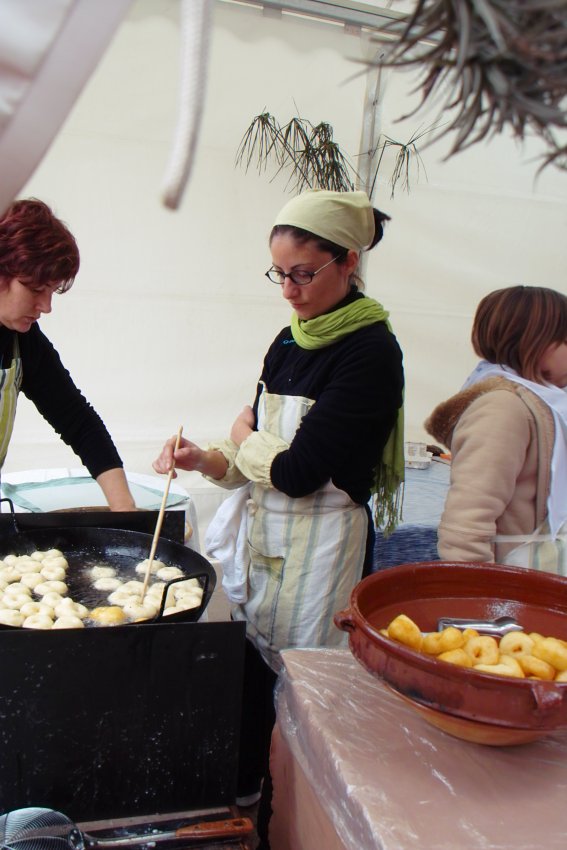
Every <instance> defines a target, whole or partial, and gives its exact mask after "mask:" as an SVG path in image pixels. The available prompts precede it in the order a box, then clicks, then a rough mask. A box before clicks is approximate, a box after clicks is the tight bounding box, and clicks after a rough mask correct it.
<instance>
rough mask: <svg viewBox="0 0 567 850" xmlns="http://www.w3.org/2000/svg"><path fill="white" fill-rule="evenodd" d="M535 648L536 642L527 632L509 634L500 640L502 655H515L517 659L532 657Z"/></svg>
mask: <svg viewBox="0 0 567 850" xmlns="http://www.w3.org/2000/svg"><path fill="white" fill-rule="evenodd" d="M534 646H535V643H534V641H533V640H532V638H531V637H530V636H529V635H527V634H526V633H525V632H508V634H507V635H503V637H501V638H500V654H504V655H513V656H514V657H515V658H517V657H518V656H520V655H531V654H532V651H533V648H534Z"/></svg>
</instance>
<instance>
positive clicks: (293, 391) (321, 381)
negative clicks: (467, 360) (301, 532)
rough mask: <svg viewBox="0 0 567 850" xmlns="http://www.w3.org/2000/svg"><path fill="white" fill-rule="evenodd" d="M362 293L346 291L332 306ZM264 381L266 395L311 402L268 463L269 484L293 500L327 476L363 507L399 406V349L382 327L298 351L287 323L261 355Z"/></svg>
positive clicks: (400, 362) (307, 492)
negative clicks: (285, 443) (282, 448)
mask: <svg viewBox="0 0 567 850" xmlns="http://www.w3.org/2000/svg"><path fill="white" fill-rule="evenodd" d="M362 297H364V296H363V295H362V293H356V294H355V295H350V296H347V298H346V299H345V300H344V301H342V302H341V304H339V305H337V307H340V306H343V305H344V304H347V303H349V302H350V301H352V300H353V299H354V298H362ZM261 381H263V382H264V383H265V384H266V389H267V390H268V392H270V393H278V394H282V395H293V396H304V397H306V398H309V399H313V400H314V401H315V402H316V403H315V404H314V405H313V406H312V408H311V409H310V410H309V412H308V413H307V415H306V416H305V417H304V418H303V420H302V422H301V425H300V427H299V429H298V431H297V433H296V435H295V437H294V439H293V441H292V443H291V445H290V447H289V449H288V450H287V451H284V452H281V453H280V454H279V455H277V456H276V458H275V459H274V461H273V463H272V467H271V472H270V475H271V479H272V484H273V485H274V487H275V488H276V489H278V490H280V491H281V492H283V493H286V494H287V495H288V496H291V497H293V498H298V497H301V496H306V495H308V494H310V493H313V492H314V491H315V490H317V489H318V488H319V487H321V486H322V485H324V484H325V483H326V482H327V481H329V480H331V481H332V482H333V484H334V485H335V486H336V487H338V488H339V489H340V490H343V491H345V492H346V493H348V494H349V496H350V497H351V499H352V500H353V501H355V502H357V503H359V504H365V503H366V502H367V501H368V499H369V498H370V487H371V484H372V480H373V470H374V468H375V466H376V464H377V461H378V459H379V457H380V454H381V452H382V449H383V448H384V445H385V443H386V441H387V439H388V436H389V434H390V431H391V429H392V426H393V425H394V423H395V421H396V416H397V411H398V408H399V407H400V406H401V404H402V391H403V384H404V378H403V367H402V353H401V351H400V347H399V345H398V343H397V341H396V338H395V337H394V335H393V334H391V333H390V332H389V331H388V328H387V327H386V325H385V324H384V323H383V322H378V323H376V324H374V325H369V326H368V327H365V328H362V329H361V330H358V331H355V332H354V333H352V334H350V335H349V336H347V337H344V338H343V339H342V340H340V341H338V342H336V343H334V344H333V345H330V346H327V347H326V348H319V349H316V350H312V351H309V350H306V349H303V348H300V347H299V346H298V345H297V344H296V343H295V341H294V340H293V337H292V334H291V328H289V327H287V328H284V329H283V331H281V332H280V333H279V334H278V336H277V337H276V339H275V340H274V342H273V343H272V345H271V346H270V348H269V350H268V353H267V354H266V358H265V360H264V368H263V371H262V375H261ZM260 389H261V388H260V385H259V386H258V395H257V396H256V402H255V407H254V410H255V412H256V411H257V404H258V398H259V393H260Z"/></svg>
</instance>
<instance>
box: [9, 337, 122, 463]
mask: <svg viewBox="0 0 567 850" xmlns="http://www.w3.org/2000/svg"><path fill="white" fill-rule="evenodd" d="M16 335H17V337H18V344H19V347H20V357H21V359H22V373H23V374H22V387H21V390H22V392H23V393H24V395H26V396H27V397H28V398H29V399H30V401H32V402H33V403H34V404H35V406H36V407H37V409H38V411H39V412H40V413H41V415H42V416H43V418H44V419H46V420H47V422H49V424H50V425H51V426H52V428H53V429H54V430H55V431H56V432H57V433H58V434H59V435H60V436H61V438H62V440H63V441H64V442H65V443H67V445H69V446H71V448H72V449H73V451H74V452H75V453H76V454H77V455H78V456H79V457H80V458H81V461H82V462H83V464H84V466H86V467H87V469H88V470H89V472H90V474H91V475H92V477H93V478H97V476H99V475H100V474H101V473H102V472H106V471H107V470H108V469H115V468H116V467H121V466H122V461H121V459H120V456H119V454H118V452H117V450H116V447H115V445H114V443H113V442H112V438H111V436H110V434H109V433H108V431H107V429H106V427H105V425H104V422H103V421H102V419H101V418H100V416H99V415H98V413H97V412H96V411H95V410H94V408H93V407H91V405H90V404H89V402H88V401H87V400H86V398H85V397H84V396H83V395H82V393H81V392H80V390H79V389H78V388H77V387H76V386H75V384H74V383H73V380H72V378H71V376H70V374H69V372H68V371H67V370H66V369H65V367H64V366H63V364H62V362H61V359H60V357H59V355H58V353H57V351H56V350H55V349H54V347H53V345H52V344H51V343H50V342H49V340H48V339H47V337H46V336H45V335H44V334H43V333H42V332H41V330H40V329H39V327H38V325H37V324H34V325H32V327H31V329H30V330H29V331H28V332H27V333H24V334H21V333H18V334H16V332H15V331H11V330H8V329H7V328H5V327H1V326H0V357H1V366H0V368H2V369H7V368H9V366H10V363H11V361H12V352H13V346H14V337H15V336H16Z"/></svg>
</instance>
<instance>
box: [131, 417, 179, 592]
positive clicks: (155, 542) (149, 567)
mask: <svg viewBox="0 0 567 850" xmlns="http://www.w3.org/2000/svg"><path fill="white" fill-rule="evenodd" d="M182 433H183V425H180V426H179V430H178V431H177V439H176V441H175V448H174V450H173V451H174V453H175V452H176V451H177V449H178V448H179V443H180V442H181V435H182ZM174 469H175V458H174V459H173V463H172V464H171V469H170V470H169V474H168V476H167V481H166V483H165V489H164V491H163V499H162V500H161V506H160V509H159V514H158V518H157V522H156V530H155V531H154V538H153V540H152V546H151V549H150V557H149V558H148V563H147V566H146V576H145V578H144V586H143V587H142V595H141V597H140V603H142V602H143V601H144V597H145V595H146V590H147V589H148V584H149V583H150V576H151V573H152V564H153V562H154V556H155V554H156V549H157V545H158V541H159V533H160V531H161V527H162V524H163V516H164V514H165V505H166V502H167V496H168V494H169V487H170V485H171V479H172V478H173V471H174Z"/></svg>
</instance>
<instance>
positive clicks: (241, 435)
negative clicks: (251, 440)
mask: <svg viewBox="0 0 567 850" xmlns="http://www.w3.org/2000/svg"><path fill="white" fill-rule="evenodd" d="M255 424H256V421H255V418H254V411H253V410H252V408H251V407H250V405H249V404H247V405H246V406H245V407H243V408H242V410H241V412H240V413H239V414H238V416H237V417H236V419H235V420H234V422H233V423H232V428H231V429H230V439H231V440H232V442H233V443H236V445H237V446H241V445H242V443H243V442H244V440H245V439H246V438H247V437H249V436H250V434H251V433H252V431H253V430H254V426H255Z"/></svg>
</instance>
